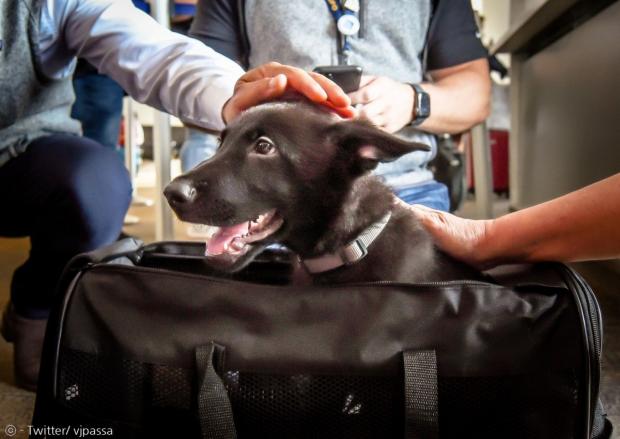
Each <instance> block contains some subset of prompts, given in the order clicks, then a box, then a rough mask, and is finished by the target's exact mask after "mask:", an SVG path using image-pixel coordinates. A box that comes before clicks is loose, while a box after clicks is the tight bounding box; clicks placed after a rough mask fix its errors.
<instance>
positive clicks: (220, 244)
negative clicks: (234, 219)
mask: <svg viewBox="0 0 620 439" xmlns="http://www.w3.org/2000/svg"><path fill="white" fill-rule="evenodd" d="M249 227H250V223H249V222H248V221H245V222H242V223H241V224H235V225H234V226H229V227H221V228H220V229H219V230H218V231H217V232H215V234H214V235H213V236H212V237H211V239H210V240H209V242H207V251H206V253H205V254H206V255H207V256H216V255H221V254H222V253H225V252H226V247H227V246H228V245H229V244H230V243H231V242H232V240H233V239H235V238H236V237H238V236H243V235H245V234H246V233H248V230H249Z"/></svg>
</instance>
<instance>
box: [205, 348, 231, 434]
mask: <svg viewBox="0 0 620 439" xmlns="http://www.w3.org/2000/svg"><path fill="white" fill-rule="evenodd" d="M195 353H196V369H197V371H198V374H199V375H198V415H199V417H200V430H201V431H202V437H203V438H204V439H236V437H237V431H236V430H235V422H234V419H233V412H232V406H231V404H230V399H229V398H228V392H227V391H226V387H224V382H223V381H222V379H221V378H220V377H219V375H218V374H217V372H216V371H215V362H216V359H222V358H223V354H224V347H223V346H221V345H218V344H217V343H215V342H213V341H211V342H209V343H208V344H207V345H204V346H198V347H197V348H196V352H195Z"/></svg>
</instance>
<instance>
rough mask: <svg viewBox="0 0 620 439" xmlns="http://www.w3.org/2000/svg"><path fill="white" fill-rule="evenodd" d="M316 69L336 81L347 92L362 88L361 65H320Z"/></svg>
mask: <svg viewBox="0 0 620 439" xmlns="http://www.w3.org/2000/svg"><path fill="white" fill-rule="evenodd" d="M314 71H315V72H317V73H320V74H321V75H323V76H326V77H328V78H329V79H331V80H332V81H334V82H335V83H336V84H338V85H339V86H340V88H342V89H343V90H344V91H345V93H350V92H352V91H355V90H357V89H358V88H360V79H361V78H362V68H361V67H360V66H318V67H316V68H315V69H314Z"/></svg>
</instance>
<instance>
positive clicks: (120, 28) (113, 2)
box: [65, 0, 243, 129]
mask: <svg viewBox="0 0 620 439" xmlns="http://www.w3.org/2000/svg"><path fill="white" fill-rule="evenodd" d="M76 5H77V6H75V8H74V10H72V11H71V13H70V14H68V16H67V21H66V26H65V29H66V34H67V37H66V40H67V44H68V45H69V48H70V49H71V50H73V51H74V52H75V53H76V54H77V55H79V56H81V57H84V58H86V59H87V60H88V61H90V62H91V63H92V64H93V65H95V66H96V67H97V68H98V70H99V71H101V72H102V73H105V74H107V75H109V76H110V77H112V78H113V79H115V80H116V81H117V82H119V84H121V85H122V86H123V88H125V90H127V92H128V93H129V94H131V95H132V96H133V97H134V98H135V99H136V100H138V101H140V102H145V103H147V104H149V105H152V106H154V107H156V108H159V109H162V110H164V111H166V112H168V113H171V114H174V115H176V116H178V117H179V118H181V119H182V120H184V121H187V122H190V123H192V124H194V125H198V126H202V127H205V128H210V129H221V128H223V121H222V118H221V109H222V108H221V107H222V106H223V104H224V103H225V102H226V100H227V99H228V98H229V97H230V96H231V95H232V92H233V87H234V84H235V81H236V80H237V78H238V77H239V76H240V75H241V74H242V73H243V71H242V70H241V68H239V66H238V65H236V64H235V63H234V62H232V61H231V60H229V59H227V58H225V57H223V56H221V55H219V54H217V53H215V52H214V51H213V50H211V49H209V48H208V47H205V46H204V45H203V44H201V43H200V42H198V41H196V40H192V39H190V38H186V37H183V36H181V35H178V34H174V33H172V32H170V31H168V30H166V29H165V28H163V27H162V26H159V25H158V24H157V23H156V22H155V21H154V20H152V19H151V18H150V17H148V16H147V15H145V14H143V13H142V12H140V11H138V10H137V9H135V8H134V7H133V6H132V5H131V3H130V2H129V1H120V0H109V1H97V2H94V1H82V2H77V3H76Z"/></svg>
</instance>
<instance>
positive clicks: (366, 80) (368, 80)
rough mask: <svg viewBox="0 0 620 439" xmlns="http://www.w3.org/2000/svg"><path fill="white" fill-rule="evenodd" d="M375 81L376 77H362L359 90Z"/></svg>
mask: <svg viewBox="0 0 620 439" xmlns="http://www.w3.org/2000/svg"><path fill="white" fill-rule="evenodd" d="M375 79H377V77H376V76H374V75H362V77H361V78H360V88H361V87H366V85H368V84H369V83H371V82H372V81H374V80H375Z"/></svg>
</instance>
